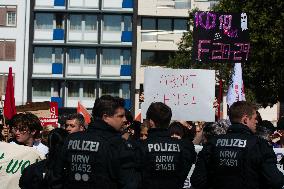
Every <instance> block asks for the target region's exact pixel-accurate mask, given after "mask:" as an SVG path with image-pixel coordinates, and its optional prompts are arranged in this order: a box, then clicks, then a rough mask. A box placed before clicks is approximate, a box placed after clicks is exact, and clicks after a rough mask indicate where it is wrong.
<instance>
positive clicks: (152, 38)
mask: <svg viewBox="0 0 284 189" xmlns="http://www.w3.org/2000/svg"><path fill="white" fill-rule="evenodd" d="M216 3H217V1H209V0H143V1H138V7H137V10H138V11H137V56H136V70H135V71H136V84H135V87H136V90H135V91H136V94H135V113H136V114H138V113H139V112H140V105H141V104H140V102H139V91H140V92H141V89H142V88H143V87H142V86H143V82H144V69H145V67H149V66H162V67H165V66H167V63H168V61H169V57H170V56H171V55H173V54H174V52H175V51H177V50H178V43H179V42H180V40H181V38H182V36H183V33H184V32H186V31H188V29H189V28H188V16H189V15H188V10H190V9H194V8H198V9H199V10H203V11H207V10H209V9H210V8H211V7H212V6H214V5H215V4H216Z"/></svg>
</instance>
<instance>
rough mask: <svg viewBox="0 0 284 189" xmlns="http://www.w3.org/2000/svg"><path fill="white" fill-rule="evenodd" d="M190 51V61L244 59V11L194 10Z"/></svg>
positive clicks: (246, 41) (246, 45)
mask: <svg viewBox="0 0 284 189" xmlns="http://www.w3.org/2000/svg"><path fill="white" fill-rule="evenodd" d="M192 50H193V51H192V60H193V61H194V62H204V63H210V62H212V63H214V62H224V63H234V62H246V61H247V60H248V57H249V52H250V43H249V29H248V16H247V14H246V13H238V14H237V13H216V12H196V13H195V17H194V28H193V48H192Z"/></svg>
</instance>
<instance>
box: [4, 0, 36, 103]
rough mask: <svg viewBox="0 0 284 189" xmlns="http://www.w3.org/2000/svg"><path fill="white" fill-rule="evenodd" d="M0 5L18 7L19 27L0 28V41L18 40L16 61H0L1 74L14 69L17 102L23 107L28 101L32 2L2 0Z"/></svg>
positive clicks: (28, 0)
mask: <svg viewBox="0 0 284 189" xmlns="http://www.w3.org/2000/svg"><path fill="white" fill-rule="evenodd" d="M0 5H11V6H14V5H16V6H17V26H16V27H0V39H15V40H16V59H15V61H0V73H8V72H9V67H12V69H13V74H14V75H15V81H14V83H15V85H14V87H15V102H16V105H22V104H25V103H26V99H27V76H28V42H29V40H28V36H29V7H30V0H24V1H23V0H1V1H0Z"/></svg>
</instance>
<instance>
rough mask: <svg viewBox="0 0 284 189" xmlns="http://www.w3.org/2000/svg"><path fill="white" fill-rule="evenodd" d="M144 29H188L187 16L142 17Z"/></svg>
mask: <svg viewBox="0 0 284 189" xmlns="http://www.w3.org/2000/svg"><path fill="white" fill-rule="evenodd" d="M141 28H142V30H164V31H187V30H188V27H187V19H186V18H175V19H173V18H142V26H141Z"/></svg>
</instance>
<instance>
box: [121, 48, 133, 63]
mask: <svg viewBox="0 0 284 189" xmlns="http://www.w3.org/2000/svg"><path fill="white" fill-rule="evenodd" d="M130 53H131V51H130V50H122V56H123V65H131V54H130Z"/></svg>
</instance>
